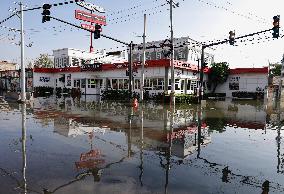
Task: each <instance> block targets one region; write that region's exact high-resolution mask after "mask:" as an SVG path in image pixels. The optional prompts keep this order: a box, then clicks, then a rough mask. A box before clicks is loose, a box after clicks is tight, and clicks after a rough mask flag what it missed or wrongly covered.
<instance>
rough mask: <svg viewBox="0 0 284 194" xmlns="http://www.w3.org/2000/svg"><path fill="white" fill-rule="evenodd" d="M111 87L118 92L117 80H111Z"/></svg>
mask: <svg viewBox="0 0 284 194" xmlns="http://www.w3.org/2000/svg"><path fill="white" fill-rule="evenodd" d="M111 85H112V89H115V90H117V89H118V83H117V79H112V80H111Z"/></svg>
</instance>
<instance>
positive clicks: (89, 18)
mask: <svg viewBox="0 0 284 194" xmlns="http://www.w3.org/2000/svg"><path fill="white" fill-rule="evenodd" d="M75 18H76V19H78V20H83V21H85V22H91V23H95V24H99V25H103V26H106V17H105V16H98V15H95V14H91V13H88V12H85V11H81V10H75Z"/></svg>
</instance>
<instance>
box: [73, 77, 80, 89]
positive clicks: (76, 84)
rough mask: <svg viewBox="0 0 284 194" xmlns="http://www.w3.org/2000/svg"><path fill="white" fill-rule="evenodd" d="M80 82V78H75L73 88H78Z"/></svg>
mask: <svg viewBox="0 0 284 194" xmlns="http://www.w3.org/2000/svg"><path fill="white" fill-rule="evenodd" d="M80 82H81V80H79V79H75V80H74V88H80Z"/></svg>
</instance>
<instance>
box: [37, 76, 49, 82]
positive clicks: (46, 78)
mask: <svg viewBox="0 0 284 194" xmlns="http://www.w3.org/2000/svg"><path fill="white" fill-rule="evenodd" d="M39 81H40V82H49V81H50V77H40V78H39Z"/></svg>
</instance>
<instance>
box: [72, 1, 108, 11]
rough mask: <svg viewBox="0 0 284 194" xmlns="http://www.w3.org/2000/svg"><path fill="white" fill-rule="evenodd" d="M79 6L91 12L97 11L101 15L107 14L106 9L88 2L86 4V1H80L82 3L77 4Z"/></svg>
mask: <svg viewBox="0 0 284 194" xmlns="http://www.w3.org/2000/svg"><path fill="white" fill-rule="evenodd" d="M77 5H79V6H81V7H83V8H85V9H87V10H89V11H97V12H99V13H105V12H106V11H105V9H104V8H102V7H100V6H98V5H94V4H92V3H87V2H84V1H80V2H77Z"/></svg>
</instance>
